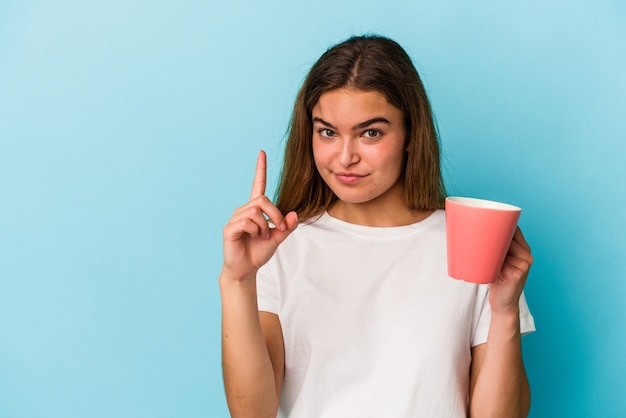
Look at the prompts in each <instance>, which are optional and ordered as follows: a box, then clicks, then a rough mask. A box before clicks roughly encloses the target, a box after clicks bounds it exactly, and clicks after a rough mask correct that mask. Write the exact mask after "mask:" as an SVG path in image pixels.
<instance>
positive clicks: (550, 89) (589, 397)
mask: <svg viewBox="0 0 626 418" xmlns="http://www.w3.org/2000/svg"><path fill="white" fill-rule="evenodd" d="M624 4H625V3H624V2H621V1H618V0H614V1H608V0H596V1H583V0H576V1H564V0H563V1H557V0H547V1H539V0H532V1H527V2H501V1H482V2H480V3H478V2H466V1H452V0H447V1H440V2H437V3H436V4H435V2H430V1H429V2H427V1H386V2H381V1H371V0H358V1H357V0H347V1H344V2H340V3H338V2H336V1H335V0H333V1H329V0H319V1H317V2H294V1H287V0H283V1H278V0H274V1H270V2H252V1H249V2H241V1H227V0H219V1H215V0H213V1H210V2H203V1H199V0H197V1H194V0H182V1H178V2H165V1H147V0H146V1H122V0H108V1H106V2H104V1H94V2H82V1H72V0H57V1H48V0H41V1H28V0H25V1H10V0H9V1H7V0H4V1H3V2H0V417H11V418H18V417H28V418H32V417H225V416H227V409H226V404H225V400H224V395H223V388H222V380H221V366H220V300H219V291H218V285H217V276H218V274H219V270H220V264H221V230H222V226H223V225H224V224H225V222H226V221H227V219H228V218H229V217H230V214H231V212H232V210H233V209H234V208H235V207H237V206H239V205H240V204H242V203H243V202H245V200H246V199H247V197H248V194H249V189H250V185H251V179H252V176H253V171H254V162H255V159H256V154H257V151H258V149H259V148H264V149H266V150H267V152H268V162H269V165H270V171H269V176H270V184H274V181H275V179H276V175H277V173H278V171H279V167H280V161H281V157H282V155H281V153H282V147H283V144H284V143H283V141H284V133H285V130H286V127H287V122H288V120H289V116H290V111H291V106H292V103H293V100H294V97H295V93H296V90H297V88H298V87H299V85H300V83H301V81H302V78H303V77H304V75H305V74H306V72H307V70H308V68H309V67H310V65H311V64H312V63H313V62H314V61H315V60H316V59H317V57H318V56H319V55H320V54H321V53H322V52H323V51H324V50H325V49H326V48H327V47H328V46H329V45H330V44H332V43H335V42H338V41H340V40H343V39H344V38H346V37H348V36H350V35H352V34H360V33H363V32H377V33H382V34H385V35H388V36H390V37H392V38H394V39H396V40H397V41H399V42H400V43H401V44H402V45H404V46H405V48H406V50H407V51H408V52H409V54H410V55H411V56H412V57H413V59H414V61H415V64H416V66H417V67H418V69H419V71H420V72H421V74H422V76H423V79H424V81H425V84H426V86H427V89H428V92H429V94H430V97H431V99H432V103H433V107H434V110H435V114H436V117H437V121H438V124H439V128H440V132H441V138H442V142H443V152H444V164H445V175H446V179H447V182H448V187H449V191H450V193H452V194H462V195H471V196H476V197H483V198H491V199H497V200H502V201H505V202H509V203H513V204H517V205H519V206H521V207H523V209H524V212H523V214H522V218H521V221H520V223H521V226H522V228H523V230H524V231H525V233H526V235H527V238H528V240H529V241H530V242H531V243H532V246H533V253H534V255H535V258H536V262H535V265H534V267H533V269H532V272H531V278H530V281H529V283H528V285H527V297H528V300H529V303H530V305H531V309H532V311H533V314H534V316H535V319H536V323H537V328H538V331H537V332H536V333H534V334H532V335H529V336H527V337H525V338H524V354H525V359H526V364H527V369H528V373H529V376H530V379H531V384H532V388H533V406H532V410H531V416H532V417H551V418H554V417H568V418H571V417H591V416H593V417H618V416H620V417H621V416H626V399H625V398H624V394H625V393H626V362H625V358H626V356H625V355H624V352H625V348H626V332H625V330H626V327H625V323H626V308H625V307H624V303H623V301H624V299H626V267H625V260H626V250H625V249H626V245H625V235H626V216H624V208H625V207H626V201H625V200H626V193H625V190H624V182H625V181H626V168H625V167H626V164H625V163H624V155H625V151H626V145H625V143H626V142H625V139H626V134H625V132H626V117H625V116H624V114H625V111H626V24H625V23H624V22H626V7H625V6H624ZM270 193H272V191H271V190H270Z"/></svg>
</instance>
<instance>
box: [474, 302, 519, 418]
mask: <svg viewBox="0 0 626 418" xmlns="http://www.w3.org/2000/svg"><path fill="white" fill-rule="evenodd" d="M474 378H475V382H472V388H473V390H472V391H471V393H470V414H469V415H470V417H478V418H488V417H506V418H515V417H526V416H527V415H528V410H529V408H530V387H529V385H528V378H527V376H526V371H525V369H524V362H523V359H522V347H521V335H520V325H519V313H518V312H512V313H506V314H497V313H495V312H494V313H493V314H492V318H491V325H490V328H489V335H488V337H487V344H486V351H485V355H484V358H483V360H482V364H481V367H480V373H479V374H478V375H477V376H475V377H474Z"/></svg>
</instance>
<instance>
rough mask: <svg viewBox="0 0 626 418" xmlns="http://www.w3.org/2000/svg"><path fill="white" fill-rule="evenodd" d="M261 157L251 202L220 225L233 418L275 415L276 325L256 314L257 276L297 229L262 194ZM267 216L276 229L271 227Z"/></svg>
mask: <svg viewBox="0 0 626 418" xmlns="http://www.w3.org/2000/svg"><path fill="white" fill-rule="evenodd" d="M265 164H266V163H265V154H264V153H263V152H261V153H260V154H259V159H258V161H257V169H256V174H255V178H254V185H253V188H252V195H251V198H250V202H248V203H247V204H245V205H244V206H242V207H240V208H239V209H237V210H236V211H235V213H234V214H233V217H232V218H231V219H230V221H229V222H228V225H226V227H224V264H223V265H222V273H221V275H220V279H219V280H220V292H221V297H222V362H223V369H224V370H223V371H224V386H225V389H226V398H227V401H228V406H229V409H230V412H231V415H232V416H233V417H251V416H254V417H275V416H276V412H277V409H278V401H279V397H280V388H281V386H282V379H283V369H284V350H283V339H282V331H281V328H280V322H279V321H278V317H277V316H276V315H272V314H269V313H264V312H259V311H258V305H257V294H256V273H257V271H258V269H259V268H260V267H261V266H262V265H264V264H265V263H266V262H267V261H268V260H269V259H270V258H271V256H272V255H273V254H274V252H275V251H276V249H277V248H278V246H279V245H280V244H281V243H282V242H283V241H284V240H285V239H286V238H287V236H288V235H289V234H290V233H291V232H292V231H294V230H295V229H296V227H297V216H296V214H295V213H289V214H287V216H284V217H283V215H282V214H281V213H280V211H279V210H278V209H277V208H276V207H275V206H274V205H273V204H272V203H271V202H270V201H269V199H267V197H265V196H264V193H265V171H266V167H265ZM265 215H267V216H268V217H269V218H270V219H271V220H272V222H273V223H274V224H275V225H278V227H276V228H270V226H269V223H268V221H267V220H266V218H265Z"/></svg>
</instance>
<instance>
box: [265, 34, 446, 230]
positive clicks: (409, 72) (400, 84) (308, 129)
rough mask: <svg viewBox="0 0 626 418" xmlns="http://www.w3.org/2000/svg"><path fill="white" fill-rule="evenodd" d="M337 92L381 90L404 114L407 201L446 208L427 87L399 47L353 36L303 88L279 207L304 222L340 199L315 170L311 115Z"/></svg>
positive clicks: (293, 122) (292, 124) (420, 207)
mask: <svg viewBox="0 0 626 418" xmlns="http://www.w3.org/2000/svg"><path fill="white" fill-rule="evenodd" d="M337 88H353V89H359V90H369V91H377V92H379V93H381V94H382V95H384V96H385V98H386V99H387V101H388V102H389V103H391V104H392V105H394V106H396V107H397V108H398V109H400V110H401V111H402V113H403V115H404V121H405V124H406V132H407V153H406V158H405V166H404V174H403V179H404V194H405V199H406V203H407V205H408V207H409V208H410V209H416V210H433V209H440V208H443V206H444V199H445V195H446V192H445V187H444V183H443V178H442V175H441V168H440V158H441V157H440V146H439V139H438V135H437V129H436V126H435V122H434V120H433V114H432V110H431V106H430V102H429V100H428V96H427V95H426V91H425V89H424V85H423V84H422V81H421V79H420V76H419V74H418V73H417V70H416V69H415V66H414V65H413V63H412V62H411V58H410V57H409V56H408V55H407V53H406V52H405V51H404V49H403V48H402V47H401V46H400V45H399V44H398V43H396V42H395V41H393V40H391V39H388V38H385V37H382V36H374V35H368V36H354V37H351V38H349V39H347V40H346V41H344V42H341V43H339V44H337V45H335V46H333V47H331V48H330V49H328V50H327V51H326V52H325V53H324V54H323V55H322V56H321V57H320V58H319V60H318V61H317V62H316V63H315V64H314V65H313V67H312V68H311V70H310V71H309V74H308V76H307V77H306V79H305V81H304V83H303V85H302V87H301V88H300V91H299V92H298V96H297V98H296V102H295V105H294V109H293V114H292V117H291V122H290V125H289V131H288V137H287V143H286V146H285V157H284V160H283V168H282V171H281V174H280V177H279V183H278V187H277V189H276V206H277V207H278V209H280V211H281V212H282V213H287V212H290V211H292V210H293V211H296V213H297V214H298V217H299V219H301V220H304V219H308V218H311V217H313V216H316V215H319V214H321V213H322V212H323V211H325V210H327V209H329V208H330V207H331V206H332V205H333V203H334V202H335V201H336V200H337V196H336V195H335V194H334V193H333V191H332V190H331V189H330V188H329V187H328V185H327V184H326V183H325V182H324V180H323V179H322V177H321V176H320V174H319V173H318V171H317V168H316V167H315V162H314V159H313V144H312V140H313V121H312V116H311V115H312V109H313V107H314V106H315V105H316V104H317V102H318V100H319V98H320V96H321V95H322V94H324V93H325V92H327V91H330V90H333V89H337Z"/></svg>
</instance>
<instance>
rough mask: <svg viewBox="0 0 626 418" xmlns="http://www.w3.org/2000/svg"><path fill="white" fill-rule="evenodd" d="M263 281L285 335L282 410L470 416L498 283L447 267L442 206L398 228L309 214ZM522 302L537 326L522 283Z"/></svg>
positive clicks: (527, 326) (263, 306)
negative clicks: (452, 273) (473, 373)
mask: <svg viewBox="0 0 626 418" xmlns="http://www.w3.org/2000/svg"><path fill="white" fill-rule="evenodd" d="M257 290H258V302H259V310H261V311H268V312H272V313H275V314H277V315H278V316H279V318H280V323H281V326H282V331H283V337H284V341H285V378H284V383H283V392H282V395H281V403H280V410H279V416H280V417H315V418H320V417H342V418H343V417H395V418H401V417H428V418H437V417H465V416H466V414H467V405H468V388H469V367H470V362H471V352H470V349H471V347H473V346H476V345H478V344H482V343H485V342H486V341H487V332H488V329H489V323H490V318H491V310H490V306H489V302H488V294H489V287H488V286H487V285H476V284H472V283H466V282H463V281H459V280H455V279H452V278H450V277H449V276H448V274H447V267H446V239H445V214H444V211H442V210H439V211H436V212H434V213H433V214H432V215H431V216H430V217H428V218H427V219H425V220H423V221H421V222H418V223H416V224H412V225H408V226H401V227H393V228H377V227H367V226H361V225H355V224H350V223H347V222H344V221H341V220H339V219H336V218H332V217H331V216H330V215H328V214H327V213H325V214H323V215H322V216H321V217H320V218H319V219H317V220H315V219H314V220H310V221H307V222H303V223H302V224H301V225H300V226H299V227H298V229H297V230H296V231H294V232H293V233H292V234H291V235H290V236H289V237H288V238H287V240H286V241H285V242H284V243H283V244H282V245H281V246H280V247H279V248H278V251H277V252H276V254H275V255H274V256H273V257H272V259H271V260H270V261H269V262H268V263H267V264H266V265H265V266H263V267H262V268H261V269H260V270H259V272H258V275H257ZM520 308H521V310H520V322H521V330H522V333H527V332H531V331H534V329H535V327H534V321H533V318H532V316H531V314H530V312H529V310H528V307H527V305H526V301H525V299H524V296H523V295H522V298H521V300H520Z"/></svg>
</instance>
